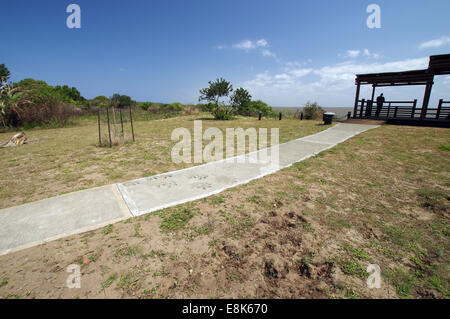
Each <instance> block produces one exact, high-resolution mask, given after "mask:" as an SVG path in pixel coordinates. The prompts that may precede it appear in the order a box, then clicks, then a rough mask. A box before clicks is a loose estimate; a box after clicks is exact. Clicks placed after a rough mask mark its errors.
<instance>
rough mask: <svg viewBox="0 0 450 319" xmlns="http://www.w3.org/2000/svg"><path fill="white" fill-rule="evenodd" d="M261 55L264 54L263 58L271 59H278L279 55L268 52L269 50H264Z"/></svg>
mask: <svg viewBox="0 0 450 319" xmlns="http://www.w3.org/2000/svg"><path fill="white" fill-rule="evenodd" d="M261 53H262V55H263V56H269V57H272V58H276V57H277V55H276V54H275V53H273V52H272V51H270V50H267V49H264V50H262V51H261Z"/></svg>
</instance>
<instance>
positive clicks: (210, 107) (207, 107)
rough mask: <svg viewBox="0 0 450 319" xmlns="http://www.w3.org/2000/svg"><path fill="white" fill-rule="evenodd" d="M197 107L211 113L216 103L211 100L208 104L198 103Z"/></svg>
mask: <svg viewBox="0 0 450 319" xmlns="http://www.w3.org/2000/svg"><path fill="white" fill-rule="evenodd" d="M197 107H198V108H200V110H201V111H202V112H208V113H211V112H212V111H214V110H215V109H216V104H214V103H212V102H209V103H206V104H197Z"/></svg>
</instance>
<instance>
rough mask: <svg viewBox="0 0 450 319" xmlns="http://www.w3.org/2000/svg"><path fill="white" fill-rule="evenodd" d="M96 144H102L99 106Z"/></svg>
mask: <svg viewBox="0 0 450 319" xmlns="http://www.w3.org/2000/svg"><path fill="white" fill-rule="evenodd" d="M97 114H98V144H99V145H100V146H102V133H101V130H100V108H98V112H97Z"/></svg>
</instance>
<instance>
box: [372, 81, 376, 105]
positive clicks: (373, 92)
mask: <svg viewBox="0 0 450 319" xmlns="http://www.w3.org/2000/svg"><path fill="white" fill-rule="evenodd" d="M375 88H376V86H375V84H373V85H372V99H371V101H372V104H373V99H374V98H375Z"/></svg>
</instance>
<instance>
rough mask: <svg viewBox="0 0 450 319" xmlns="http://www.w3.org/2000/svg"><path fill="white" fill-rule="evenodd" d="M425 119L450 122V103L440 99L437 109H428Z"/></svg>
mask: <svg viewBox="0 0 450 319" xmlns="http://www.w3.org/2000/svg"><path fill="white" fill-rule="evenodd" d="M425 118H426V119H435V120H450V101H444V100H443V99H440V100H439V103H438V106H437V108H435V109H430V108H429V109H427V113H426V114H425Z"/></svg>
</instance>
